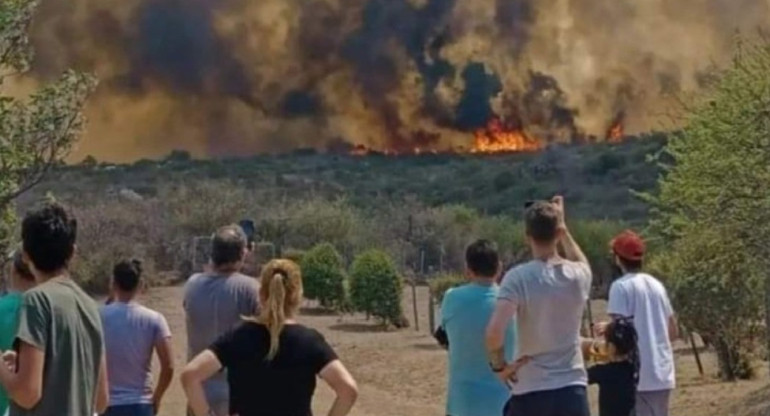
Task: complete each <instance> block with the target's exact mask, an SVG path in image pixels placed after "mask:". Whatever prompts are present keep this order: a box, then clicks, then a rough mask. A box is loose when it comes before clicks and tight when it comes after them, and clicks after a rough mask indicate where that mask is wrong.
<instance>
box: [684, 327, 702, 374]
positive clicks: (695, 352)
mask: <svg viewBox="0 0 770 416" xmlns="http://www.w3.org/2000/svg"><path fill="white" fill-rule="evenodd" d="M688 333H689V334H690V346H691V347H692V355H693V356H695V363H696V364H697V365H698V372H699V373H700V375H701V377H702V376H703V363H701V361H700V353H699V352H698V348H697V347H696V346H695V337H694V336H693V335H692V332H690V331H688Z"/></svg>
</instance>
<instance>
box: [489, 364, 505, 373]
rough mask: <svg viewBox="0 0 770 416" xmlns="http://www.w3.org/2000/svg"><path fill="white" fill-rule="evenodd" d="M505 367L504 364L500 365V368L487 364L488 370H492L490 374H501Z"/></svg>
mask: <svg viewBox="0 0 770 416" xmlns="http://www.w3.org/2000/svg"><path fill="white" fill-rule="evenodd" d="M505 367H506V365H505V364H503V365H502V366H500V367H495V365H494V364H492V363H489V368H491V369H492V372H493V373H501V372H502V371H503V370H505Z"/></svg>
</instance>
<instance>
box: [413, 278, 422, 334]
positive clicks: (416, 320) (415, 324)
mask: <svg viewBox="0 0 770 416" xmlns="http://www.w3.org/2000/svg"><path fill="white" fill-rule="evenodd" d="M412 309H413V310H414V330H415V331H419V330H420V321H419V319H418V315H419V314H418V313H417V282H416V281H415V278H412Z"/></svg>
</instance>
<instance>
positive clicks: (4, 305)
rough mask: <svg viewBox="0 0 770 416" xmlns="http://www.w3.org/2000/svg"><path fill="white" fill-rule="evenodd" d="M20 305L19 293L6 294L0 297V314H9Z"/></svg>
mask: <svg viewBox="0 0 770 416" xmlns="http://www.w3.org/2000/svg"><path fill="white" fill-rule="evenodd" d="M19 305H21V294H20V293H8V294H6V295H3V296H0V314H5V313H11V312H13V311H15V310H16V309H18V308H19Z"/></svg>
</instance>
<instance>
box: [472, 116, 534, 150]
mask: <svg viewBox="0 0 770 416" xmlns="http://www.w3.org/2000/svg"><path fill="white" fill-rule="evenodd" d="M542 148H543V143H542V142H541V141H540V140H538V139H536V138H533V137H531V136H529V135H528V134H527V133H526V132H525V131H524V130H522V129H520V128H516V127H513V126H508V125H506V124H505V123H504V122H503V121H502V120H501V119H500V118H498V117H493V118H492V119H491V120H489V123H487V125H486V127H484V128H482V129H479V130H477V131H476V132H475V133H474V134H473V146H472V147H471V149H470V151H471V153H501V152H534V151H537V150H540V149H542Z"/></svg>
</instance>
